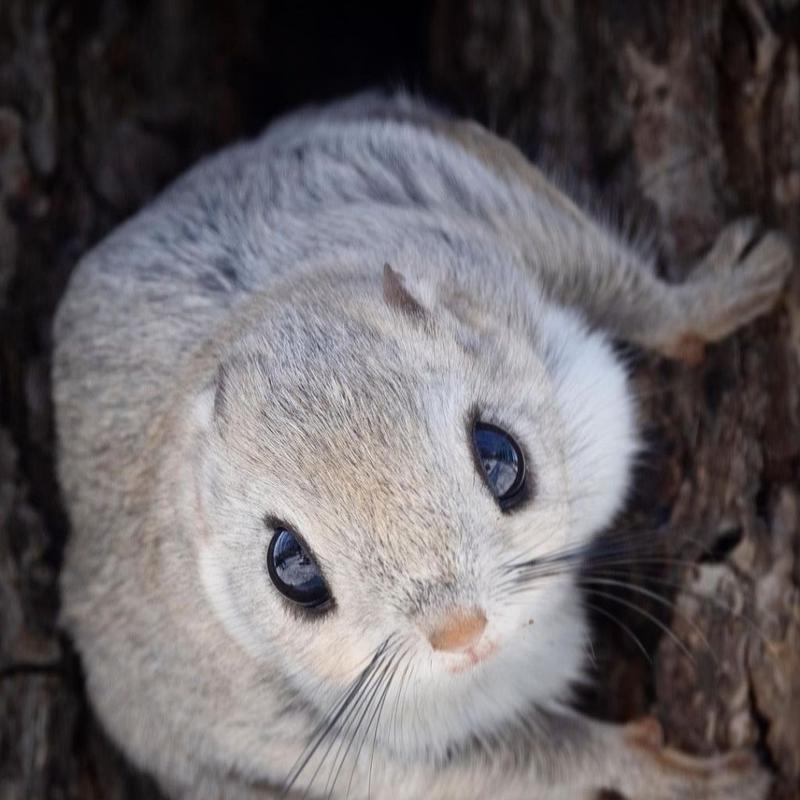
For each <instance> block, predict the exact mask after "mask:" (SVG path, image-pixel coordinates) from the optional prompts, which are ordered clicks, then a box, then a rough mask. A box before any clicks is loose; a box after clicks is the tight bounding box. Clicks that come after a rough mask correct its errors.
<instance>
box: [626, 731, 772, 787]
mask: <svg viewBox="0 0 800 800" xmlns="http://www.w3.org/2000/svg"><path fill="white" fill-rule="evenodd" d="M625 739H626V741H627V743H628V745H629V747H630V748H631V752H632V753H634V754H635V755H636V759H637V761H638V762H639V764H638V766H639V769H638V770H636V771H637V772H638V774H639V775H640V776H641V779H640V781H638V782H637V785H636V787H635V788H633V787H632V789H631V791H629V792H628V793H626V797H627V798H628V800H764V798H766V797H767V794H768V792H769V788H770V784H771V782H772V778H771V776H770V774H769V773H768V772H767V771H766V770H765V769H764V768H763V767H761V765H760V764H759V763H758V759H757V758H756V757H755V756H754V755H753V754H752V753H750V752H749V751H746V750H740V751H734V752H731V753H726V754H725V755H720V756H709V757H698V756H689V755H686V754H685V753H682V752H680V751H678V750H675V749H673V748H671V747H666V746H665V745H664V743H663V739H662V736H661V729H660V726H659V725H658V723H657V722H656V721H655V720H652V719H646V720H640V721H638V722H634V723H631V724H630V725H627V726H626V728H625Z"/></svg>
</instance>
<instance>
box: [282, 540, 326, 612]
mask: <svg viewBox="0 0 800 800" xmlns="http://www.w3.org/2000/svg"><path fill="white" fill-rule="evenodd" d="M267 570H268V572H269V576H270V578H271V579H272V583H273V584H275V588H276V589H277V590H278V591H279V592H280V593H281V594H282V595H283V596H284V597H286V598H287V599H288V600H291V601H292V602H294V603H297V604H298V605H301V606H305V607H306V608H313V609H317V610H322V609H324V608H327V607H328V606H329V605H330V603H331V601H332V598H331V593H330V589H329V588H328V584H327V583H326V582H325V578H323V577H322V572H321V571H320V568H319V567H318V566H317V564H316V562H315V561H314V559H313V558H312V557H311V555H310V553H309V552H308V551H307V550H306V548H305V546H304V545H303V543H302V542H301V541H300V538H299V537H298V536H297V535H296V534H295V533H294V532H293V531H291V530H289V528H285V527H283V526H280V525H277V526H276V527H275V534H274V535H273V537H272V541H271V542H270V543H269V549H268V550H267Z"/></svg>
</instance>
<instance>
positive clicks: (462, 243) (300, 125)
mask: <svg viewBox="0 0 800 800" xmlns="http://www.w3.org/2000/svg"><path fill="white" fill-rule="evenodd" d="M753 236H754V231H753V229H752V225H751V224H750V223H741V224H737V225H734V226H733V227H732V228H730V229H728V231H727V232H726V233H725V234H724V235H723V237H722V239H721V243H720V245H719V246H718V247H717V248H716V249H715V250H714V251H713V252H712V254H711V255H710V256H709V258H708V259H707V261H706V262H704V263H703V264H701V265H700V266H699V267H698V269H697V270H696V272H695V273H694V274H693V277H692V280H691V283H690V284H687V285H684V286H678V287H674V286H669V285H667V284H665V283H663V282H662V281H661V280H660V279H659V278H658V277H657V276H656V274H655V270H654V268H653V265H652V263H651V262H649V261H648V259H647V258H646V257H643V256H642V255H640V254H639V253H638V252H636V250H635V249H633V248H632V247H630V246H629V245H628V244H626V243H625V242H623V241H621V240H620V239H619V238H618V237H616V236H615V235H614V234H613V233H612V232H611V231H609V230H606V229H605V228H604V227H603V226H602V225H600V224H599V223H597V222H595V221H593V220H591V219H589V218H588V217H587V216H585V215H584V213H583V212H581V211H580V210H579V209H578V208H577V207H576V206H575V205H574V204H573V203H572V202H571V201H570V200H569V199H567V198H566V197H565V196H564V195H563V194H562V193H561V192H560V191H559V190H558V189H557V188H555V187H554V186H553V185H552V184H551V183H549V182H548V181H547V180H546V179H545V178H544V177H543V176H542V175H541V173H539V172H538V171H537V170H536V169H535V168H534V167H533V166H532V165H530V164H529V163H528V162H527V161H526V160H525V159H524V158H523V157H522V156H521V155H520V154H519V153H518V152H517V151H516V150H515V149H514V148H513V147H512V146H511V145H509V144H508V143H506V142H503V141H502V140H499V139H497V138H496V137H494V136H493V135H491V134H490V133H488V132H487V131H485V130H483V129H481V128H479V127H478V126H476V125H474V124H473V123H468V122H461V121H457V120H454V119H452V118H449V117H447V116H446V115H444V114H442V113H439V112H436V111H434V110H432V109H430V108H428V107H427V106H425V105H424V104H422V103H420V102H418V101H416V100H412V99H411V98H409V97H407V96H405V95H395V96H392V97H383V96H380V95H363V96H359V97H356V98H354V99H352V100H349V101H345V102H343V103H340V104H338V105H333V106H329V107H326V108H323V109H309V110H306V111H302V112H300V113H298V114H295V115H293V116H290V117H288V118H286V119H284V120H281V121H279V122H277V123H276V124H274V125H273V126H271V127H270V128H269V129H268V130H267V131H266V132H265V133H264V134H263V135H262V136H261V137H260V138H258V139H257V140H255V141H252V142H246V143H243V144H238V145H236V146H233V147H231V148H229V149H227V150H225V151H224V152H222V153H220V154H219V155H216V156H213V157H211V158H208V159H206V160H204V161H203V162H201V163H200V164H199V165H198V166H196V167H195V168H194V169H192V170H191V171H190V172H189V173H188V174H186V175H185V176H183V177H182V178H181V179H179V180H178V181H176V182H175V183H174V184H173V185H172V186H171V187H170V188H169V189H168V190H167V191H165V192H164V193H163V194H162V195H161V196H160V197H159V198H158V199H157V200H155V201H154V202H153V203H151V204H150V205H149V206H147V207H146V208H145V209H143V210H142V211H141V212H139V213H138V214H137V215H136V216H135V217H133V218H132V219H130V220H129V221H128V222H126V223H125V224H124V225H122V226H121V227H120V228H119V229H118V230H117V231H115V232H114V233H113V234H111V235H110V236H109V237H108V238H107V239H106V240H105V241H103V242H102V243H101V244H100V245H99V246H97V247H96V248H95V249H94V250H93V251H92V252H91V253H89V254H88V255H87V256H86V257H84V259H83V260H82V262H81V263H80V265H79V266H78V268H77V269H76V271H75V273H74V275H73V277H72V280H71V283H70V286H69V289H68V291H67V293H66V296H65V297H64V300H63V302H62V304H61V307H60V309H59V312H58V316H57V320H56V327H55V342H56V352H55V360H54V375H53V377H54V392H55V403H56V413H57V425H58V436H59V471H60V479H61V483H62V486H63V489H64V494H65V497H66V500H67V504H68V507H69V512H70V517H71V521H72V537H71V541H70V543H69V547H68V552H67V557H66V563H65V566H64V572H63V580H62V588H63V600H64V612H63V619H64V623H65V625H66V627H67V628H68V630H69V631H70V633H71V634H72V636H73V637H74V639H75V641H76V643H77V646H78V648H79V650H80V652H81V654H82V657H83V660H84V664H85V668H86V676H87V683H88V690H89V694H90V696H91V698H92V701H93V703H94V705H95V707H96V709H97V711H98V713H99V715H100V717H101V719H102V720H103V722H104V724H105V726H106V727H107V729H108V731H109V732H110V734H111V735H112V736H113V737H114V738H115V740H116V741H117V742H118V743H119V745H120V746H121V747H122V748H123V750H124V751H125V752H126V753H127V754H128V756H129V757H130V758H132V759H133V760H134V761H135V762H136V763H137V764H139V766H141V767H142V768H144V769H146V770H148V771H150V772H152V773H154V774H155V775H156V776H157V777H158V778H159V780H160V781H161V783H162V785H163V786H164V787H165V788H166V789H167V790H168V791H169V792H170V793H171V794H173V795H174V796H175V797H184V796H185V797H204V798H205V797H209V798H210V797H226V798H239V797H243V798H244V797H253V798H267V797H274V796H278V794H279V790H280V787H281V786H282V785H284V783H285V781H286V779H287V777H288V776H289V775H290V774H291V772H292V769H293V766H294V765H295V764H296V763H297V761H298V759H300V758H301V757H302V753H303V751H304V748H305V747H306V745H307V744H308V743H309V741H312V740H313V731H314V728H315V726H316V725H318V724H319V723H320V720H322V719H324V718H325V715H326V714H327V713H328V712H329V711H330V710H331V709H332V708H334V707H335V705H336V702H337V700H338V699H339V698H341V697H342V695H343V693H344V692H346V691H347V688H348V686H351V685H353V682H354V681H357V680H358V679H359V676H364V675H367V678H366V679H365V680H372V681H373V682H374V684H375V686H376V687H378V686H379V687H380V691H381V692H383V691H384V688H385V692H384V693H383V694H379V693H373V694H372V695H370V697H371V698H372V699H370V700H369V701H365V704H364V706H363V716H362V718H361V719H362V722H361V723H360V725H357V724H356V719H357V718H356V716H352V717H350V722H349V723H347V722H346V718H345V719H340V720H339V721H338V722H337V723H336V724H335V725H333V726H332V728H331V731H330V736H329V739H328V740H326V741H331V742H332V748H331V750H330V755H329V756H328V757H327V759H326V760H324V763H322V766H321V769H320V770H319V772H318V774H317V775H316V777H315V776H314V771H315V769H316V767H317V763H318V762H319V759H320V755H321V754H319V753H318V754H317V756H316V758H317V762H314V761H313V760H312V762H310V763H309V765H308V766H307V768H306V769H304V770H302V771H301V772H300V774H299V776H298V777H297V779H296V782H295V784H294V786H295V788H296V789H299V790H305V789H309V792H310V795H311V796H326V794H331V795H333V796H335V797H344V796H346V795H347V794H348V792H349V796H350V797H358V798H361V797H366V796H367V795H368V794H369V793H370V792H371V796H372V797H378V798H384V797H385V798H389V797H391V798H419V797H426V798H451V797H452V798H470V797H475V798H479V797H485V796H487V795H488V794H490V793H491V795H492V796H493V797H495V798H498V799H499V798H523V797H533V798H545V797H547V798H550V797H553V798H561V797H563V798H567V797H569V798H580V797H589V796H591V795H592V793H593V792H594V791H595V790H596V789H598V788H600V787H603V786H607V787H612V788H616V789H619V790H620V791H628V792H632V793H637V792H638V793H639V794H637V795H636V796H647V797H653V798H663V800H672V799H673V798H684V797H709V798H716V797H719V798H722V797H735V798H756V797H761V796H763V792H764V785H765V782H764V778H763V776H762V774H761V773H760V772H759V771H758V770H757V769H756V768H755V767H754V766H753V765H752V764H749V763H748V764H747V765H745V766H742V762H741V759H739V761H736V762H735V763H734V761H731V760H727V761H726V760H724V759H723V760H717V761H700V760H695V761H690V760H689V759H688V758H686V757H683V756H678V755H677V754H672V753H670V751H665V750H661V749H660V747H659V746H657V745H652V746H651V744H652V743H650V742H649V741H645V740H646V739H647V737H644V738H643V737H642V736H640V735H639V733H638V729H632V728H619V727H615V726H608V725H603V724H600V723H595V722H591V721H589V720H585V719H583V718H581V717H578V716H577V715H575V714H573V713H572V712H570V711H569V710H568V708H567V706H566V705H565V701H566V700H567V699H568V697H569V688H570V685H571V684H572V683H573V682H574V681H575V680H578V679H579V678H580V677H581V674H582V669H583V658H584V653H585V637H586V631H585V623H584V621H583V617H582V613H581V610H580V603H579V601H578V597H577V590H576V588H575V587H574V586H573V585H572V580H571V578H570V576H569V575H564V576H561V577H560V578H558V579H554V580H543V581H541V582H540V583H537V585H535V586H532V587H531V588H530V590H529V591H528V593H527V594H525V593H523V594H522V595H517V596H515V597H513V598H512V597H509V596H505V595H504V594H503V593H502V592H500V591H498V590H497V589H496V585H497V575H498V569H499V568H500V567H501V565H502V564H503V563H505V562H507V561H508V560H509V559H513V558H514V557H520V556H522V555H530V554H542V553H544V554H547V553H548V552H551V551H552V550H553V548H555V547H556V546H557V545H558V546H565V545H567V544H570V545H575V544H582V543H584V542H587V541H589V539H590V537H591V536H592V535H594V534H595V533H596V532H597V531H598V530H599V529H600V528H601V527H602V526H603V525H605V524H607V523H608V521H609V520H610V519H611V517H612V516H613V514H614V513H615V512H616V510H617V509H618V508H619V507H620V504H621V503H622V501H623V500H624V495H625V491H626V486H627V480H628V473H629V467H630V461H631V459H632V457H633V454H634V452H635V449H636V433H635V423H634V414H635V410H634V408H633V403H632V399H631V397H630V392H629V391H628V389H627V385H626V379H625V374H624V371H623V369H622V367H621V366H620V365H619V363H618V361H617V360H616V358H615V357H614V355H613V352H612V350H611V349H610V347H609V345H608V343H607V341H606V339H605V336H604V334H603V331H606V332H608V333H610V334H611V335H613V336H617V337H619V338H622V339H625V340H628V341H631V342H634V343H638V344H641V345H643V346H646V347H651V348H655V349H657V350H660V351H661V352H663V353H665V354H667V355H672V356H681V355H682V356H693V355H697V350H698V347H699V346H700V345H701V344H702V342H703V341H712V340H715V339H718V338H720V337H722V336H725V335H727V334H728V333H730V332H731V331H732V330H734V329H735V328H736V327H737V326H738V325H740V324H742V323H744V322H747V321H749V320H750V319H752V318H753V317H755V316H757V315H758V314H761V313H763V312H764V311H766V310H767V309H768V308H769V307H770V306H771V305H772V304H773V303H774V300H775V298H776V297H777V295H778V293H779V291H780V288H781V286H782V283H783V281H784V279H785V276H786V274H787V271H788V269H789V264H790V259H789V254H788V249H787V248H786V245H785V244H784V243H783V241H782V240H781V239H779V238H778V237H777V236H776V235H775V234H767V235H766V236H764V237H763V238H762V239H761V241H760V242H759V243H758V244H757V245H756V246H755V247H751V248H749V249H748V245H749V244H750V242H751V239H752V238H753ZM743 253H746V255H743V256H742V254H743ZM740 256H741V258H740ZM385 264H389V265H391V267H390V268H388V271H387V269H385V268H384V265H385ZM476 407H477V408H479V409H480V410H481V413H482V415H484V416H485V417H488V418H489V420H490V421H495V422H497V423H498V424H502V425H504V426H505V427H508V428H509V429H510V430H513V431H514V434H515V436H517V437H518V438H519V439H520V440H521V441H523V442H524V444H525V447H526V449H527V450H528V453H529V458H530V461H531V464H532V467H533V468H534V469H535V470H536V495H535V497H534V498H533V501H532V502H531V503H529V504H528V505H526V506H525V507H524V508H522V509H521V510H520V511H518V512H516V513H514V514H510V515H504V514H501V513H500V512H499V510H498V509H497V507H496V505H495V504H494V502H493V500H492V498H491V497H490V496H489V495H488V493H487V490H486V489H485V487H484V486H483V485H482V483H481V480H480V478H479V477H478V475H477V473H476V471H475V465H474V463H473V461H472V458H471V455H470V452H469V445H468V434H467V421H468V415H469V413H471V412H472V411H473V410H474V409H475V408H476ZM270 517H276V518H278V519H280V520H282V521H283V522H284V523H286V524H290V525H292V526H293V527H294V528H296V529H297V530H298V531H299V532H301V534H302V535H303V536H304V537H305V538H306V540H307V541H308V542H309V543H310V545H311V547H312V549H313V550H314V552H315V555H316V557H317V559H318V561H319V563H320V566H321V567H322V569H323V571H324V572H325V574H326V577H328V579H329V582H330V584H331V586H332V589H333V592H334V596H335V598H336V607H335V609H334V610H333V611H332V612H331V613H329V614H328V615H326V616H325V617H322V618H319V619H309V618H307V616H304V615H302V614H299V613H298V612H297V611H296V610H293V609H291V608H289V607H288V605H287V602H286V601H285V600H284V599H283V598H281V597H279V596H278V594H277V592H276V591H275V589H274V588H273V587H272V585H271V583H270V580H269V577H268V576H267V573H266V569H265V553H266V548H267V545H268V542H269V538H270V535H271V532H270V531H269V530H268V526H267V525H266V524H265V519H268V518H270ZM466 607H481V608H483V609H485V610H486V616H487V618H488V619H489V625H488V627H487V632H486V634H485V635H484V640H485V641H486V648H490V645H491V653H489V649H487V650H486V653H484V654H483V655H480V658H479V661H480V663H477V664H475V665H473V666H471V667H468V668H467V667H465V665H464V663H463V661H462V660H459V659H460V658H462V657H461V656H458V655H453V654H441V655H440V654H438V653H436V654H433V653H432V651H431V649H430V646H429V645H428V643H427V639H426V636H427V632H429V631H430V630H431V626H433V625H434V624H435V623H436V622H437V620H440V619H442V618H443V617H444V616H446V615H448V614H450V613H451V612H453V611H454V609H459V608H466ZM484 640H482V641H484ZM376 653H378V654H379V656H378V659H377V660H376V661H373V659H374V658H375V654H376ZM371 663H375V664H377V665H378V667H377V668H376V670H377V671H375V672H372V673H370V672H369V667H368V665H369V664H371ZM365 668H367V671H366V672H365V671H364V670H365ZM391 669H394V670H395V672H394V673H390V670H391ZM379 670H383V672H380V671H379ZM390 674H392V676H393V677H392V679H391V680H390V679H389V675H390ZM369 675H372V676H373V677H372V678H369ZM401 687H403V691H400V688H401ZM365 696H366V695H365ZM390 708H391V711H389V709H390ZM379 709H381V710H380V711H379ZM382 709H385V711H384V710H382ZM367 712H369V713H367ZM359 713H361V712H359ZM373 719H374V724H373ZM368 720H369V726H368V722H367V721H368ZM390 721H391V722H390ZM348 726H349V727H348ZM365 726H366V732H365ZM370 726H372V727H370ZM354 731H357V733H358V735H357V737H356V739H354V740H353V742H354V744H353V746H352V747H349V746H348V742H349V741H350V735H351V733H352V732H354ZM637 737H638V738H637ZM643 741H644V742H645V744H642V742H643ZM326 747H327V744H326ZM681 759H683V760H681ZM665 764H666V766H665ZM335 775H338V777H337V778H336V779H334V776H335Z"/></svg>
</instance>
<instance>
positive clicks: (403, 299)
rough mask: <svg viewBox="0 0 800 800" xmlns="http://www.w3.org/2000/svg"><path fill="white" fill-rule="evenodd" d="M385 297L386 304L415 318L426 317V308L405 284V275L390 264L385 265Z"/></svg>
mask: <svg viewBox="0 0 800 800" xmlns="http://www.w3.org/2000/svg"><path fill="white" fill-rule="evenodd" d="M383 299H384V300H385V301H386V305H388V306H390V307H391V308H395V309H397V310H398V311H400V312H402V313H403V314H405V315H406V316H409V317H412V318H413V319H420V320H421V319H424V318H425V316H426V314H425V309H424V308H423V307H422V306H421V305H420V304H419V303H418V302H417V300H416V299H415V298H414V297H413V295H412V294H411V293H410V292H409V291H408V289H406V287H405V286H404V285H403V276H402V275H399V274H398V273H397V272H395V271H394V270H393V269H392V268H391V267H390V266H389V265H388V264H384V265H383Z"/></svg>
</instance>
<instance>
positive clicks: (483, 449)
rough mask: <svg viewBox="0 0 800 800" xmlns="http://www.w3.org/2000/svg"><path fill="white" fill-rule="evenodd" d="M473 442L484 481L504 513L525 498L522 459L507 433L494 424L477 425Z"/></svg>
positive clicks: (474, 428) (473, 430)
mask: <svg viewBox="0 0 800 800" xmlns="http://www.w3.org/2000/svg"><path fill="white" fill-rule="evenodd" d="M472 441H473V444H474V447H475V454H476V455H477V458H478V463H479V464H480V466H481V470H482V471H483V478H484V480H485V481H486V485H487V486H488V487H489V490H490V491H491V492H492V494H493V495H494V496H495V498H496V499H497V502H498V503H499V504H500V508H502V509H503V510H504V511H507V510H508V509H510V508H512V507H513V506H515V505H516V504H517V503H519V502H520V501H522V500H523V499H524V498H525V496H526V492H525V491H524V490H525V459H524V457H523V455H522V450H521V449H520V447H519V445H518V444H517V443H516V442H515V441H514V439H513V438H512V437H511V435H510V434H508V433H506V431H504V430H503V429H502V428H498V427H497V426H496V425H490V424H489V423H486V422H476V423H475V425H474V427H473V429H472Z"/></svg>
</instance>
